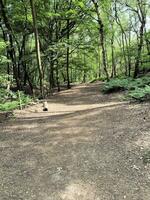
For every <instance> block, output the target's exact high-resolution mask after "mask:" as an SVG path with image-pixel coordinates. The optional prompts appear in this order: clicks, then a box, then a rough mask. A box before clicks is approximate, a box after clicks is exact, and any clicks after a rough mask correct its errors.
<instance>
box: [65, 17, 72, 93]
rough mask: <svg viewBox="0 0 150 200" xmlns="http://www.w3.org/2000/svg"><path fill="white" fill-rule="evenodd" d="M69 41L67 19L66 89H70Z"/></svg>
mask: <svg viewBox="0 0 150 200" xmlns="http://www.w3.org/2000/svg"><path fill="white" fill-rule="evenodd" d="M69 39H70V30H69V19H67V63H66V71H67V88H68V89H70V88H71V87H70V76H69V52H70V48H69Z"/></svg>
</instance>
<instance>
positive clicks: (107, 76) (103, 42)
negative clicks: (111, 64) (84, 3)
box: [92, 0, 109, 81]
mask: <svg viewBox="0 0 150 200" xmlns="http://www.w3.org/2000/svg"><path fill="white" fill-rule="evenodd" d="M92 2H93V4H94V7H95V11H96V14H97V21H98V24H99V37H100V45H101V47H102V61H103V67H104V71H105V74H106V78H107V81H108V80H109V74H108V71H107V62H106V48H105V38H104V25H103V22H102V19H101V16H100V11H99V6H98V3H97V1H96V0H92Z"/></svg>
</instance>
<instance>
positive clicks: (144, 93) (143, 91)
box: [127, 85, 150, 101]
mask: <svg viewBox="0 0 150 200" xmlns="http://www.w3.org/2000/svg"><path fill="white" fill-rule="evenodd" d="M127 97H129V98H132V99H135V100H138V101H146V100H150V86H148V85H146V86H145V87H144V88H138V87H137V88H136V89H135V90H132V91H129V93H128V95H127Z"/></svg>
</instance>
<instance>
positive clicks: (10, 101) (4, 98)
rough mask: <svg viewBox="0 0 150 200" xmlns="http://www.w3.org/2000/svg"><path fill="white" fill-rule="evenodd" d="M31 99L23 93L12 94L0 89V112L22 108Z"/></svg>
mask: <svg viewBox="0 0 150 200" xmlns="http://www.w3.org/2000/svg"><path fill="white" fill-rule="evenodd" d="M31 100H32V99H31V97H29V96H27V95H25V94H24V93H23V92H21V91H20V92H12V91H11V90H10V91H7V90H6V89H3V88H1V89H0V111H11V110H14V109H18V108H20V107H24V106H25V105H27V104H29V103H30V102H31Z"/></svg>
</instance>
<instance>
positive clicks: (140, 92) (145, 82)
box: [102, 76, 150, 101]
mask: <svg viewBox="0 0 150 200" xmlns="http://www.w3.org/2000/svg"><path fill="white" fill-rule="evenodd" d="M125 90H126V91H128V94H127V95H126V97H127V98H129V99H135V100H139V101H145V100H149V99H150V77H148V76H146V77H142V78H137V79H132V78H126V79H119V78H117V79H112V80H110V81H109V82H107V83H105V84H104V87H103V89H102V91H103V93H105V94H108V93H112V92H118V91H125Z"/></svg>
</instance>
